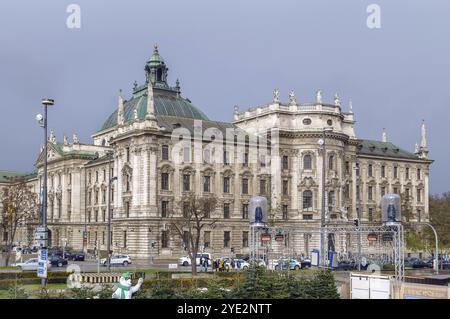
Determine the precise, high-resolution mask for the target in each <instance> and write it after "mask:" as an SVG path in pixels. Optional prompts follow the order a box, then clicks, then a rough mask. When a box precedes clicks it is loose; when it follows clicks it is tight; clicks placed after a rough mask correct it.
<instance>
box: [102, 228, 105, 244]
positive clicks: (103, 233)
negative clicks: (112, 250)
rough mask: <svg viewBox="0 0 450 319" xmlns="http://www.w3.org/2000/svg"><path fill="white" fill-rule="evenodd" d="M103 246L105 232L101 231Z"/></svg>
mask: <svg viewBox="0 0 450 319" xmlns="http://www.w3.org/2000/svg"><path fill="white" fill-rule="evenodd" d="M104 244H105V232H104V231H103V232H102V245H104Z"/></svg>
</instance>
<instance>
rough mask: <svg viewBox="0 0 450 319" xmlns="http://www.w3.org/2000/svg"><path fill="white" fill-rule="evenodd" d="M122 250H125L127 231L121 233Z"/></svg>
mask: <svg viewBox="0 0 450 319" xmlns="http://www.w3.org/2000/svg"><path fill="white" fill-rule="evenodd" d="M123 248H127V231H126V230H124V231H123Z"/></svg>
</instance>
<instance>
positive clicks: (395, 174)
mask: <svg viewBox="0 0 450 319" xmlns="http://www.w3.org/2000/svg"><path fill="white" fill-rule="evenodd" d="M394 178H398V166H394Z"/></svg>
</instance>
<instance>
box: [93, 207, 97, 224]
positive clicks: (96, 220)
mask: <svg viewBox="0 0 450 319" xmlns="http://www.w3.org/2000/svg"><path fill="white" fill-rule="evenodd" d="M94 216H95V222H96V223H97V222H98V209H96V210H95V215H94Z"/></svg>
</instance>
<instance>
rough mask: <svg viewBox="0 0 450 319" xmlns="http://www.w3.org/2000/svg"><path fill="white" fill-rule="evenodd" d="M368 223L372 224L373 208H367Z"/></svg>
mask: <svg viewBox="0 0 450 319" xmlns="http://www.w3.org/2000/svg"><path fill="white" fill-rule="evenodd" d="M369 222H373V208H369Z"/></svg>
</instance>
